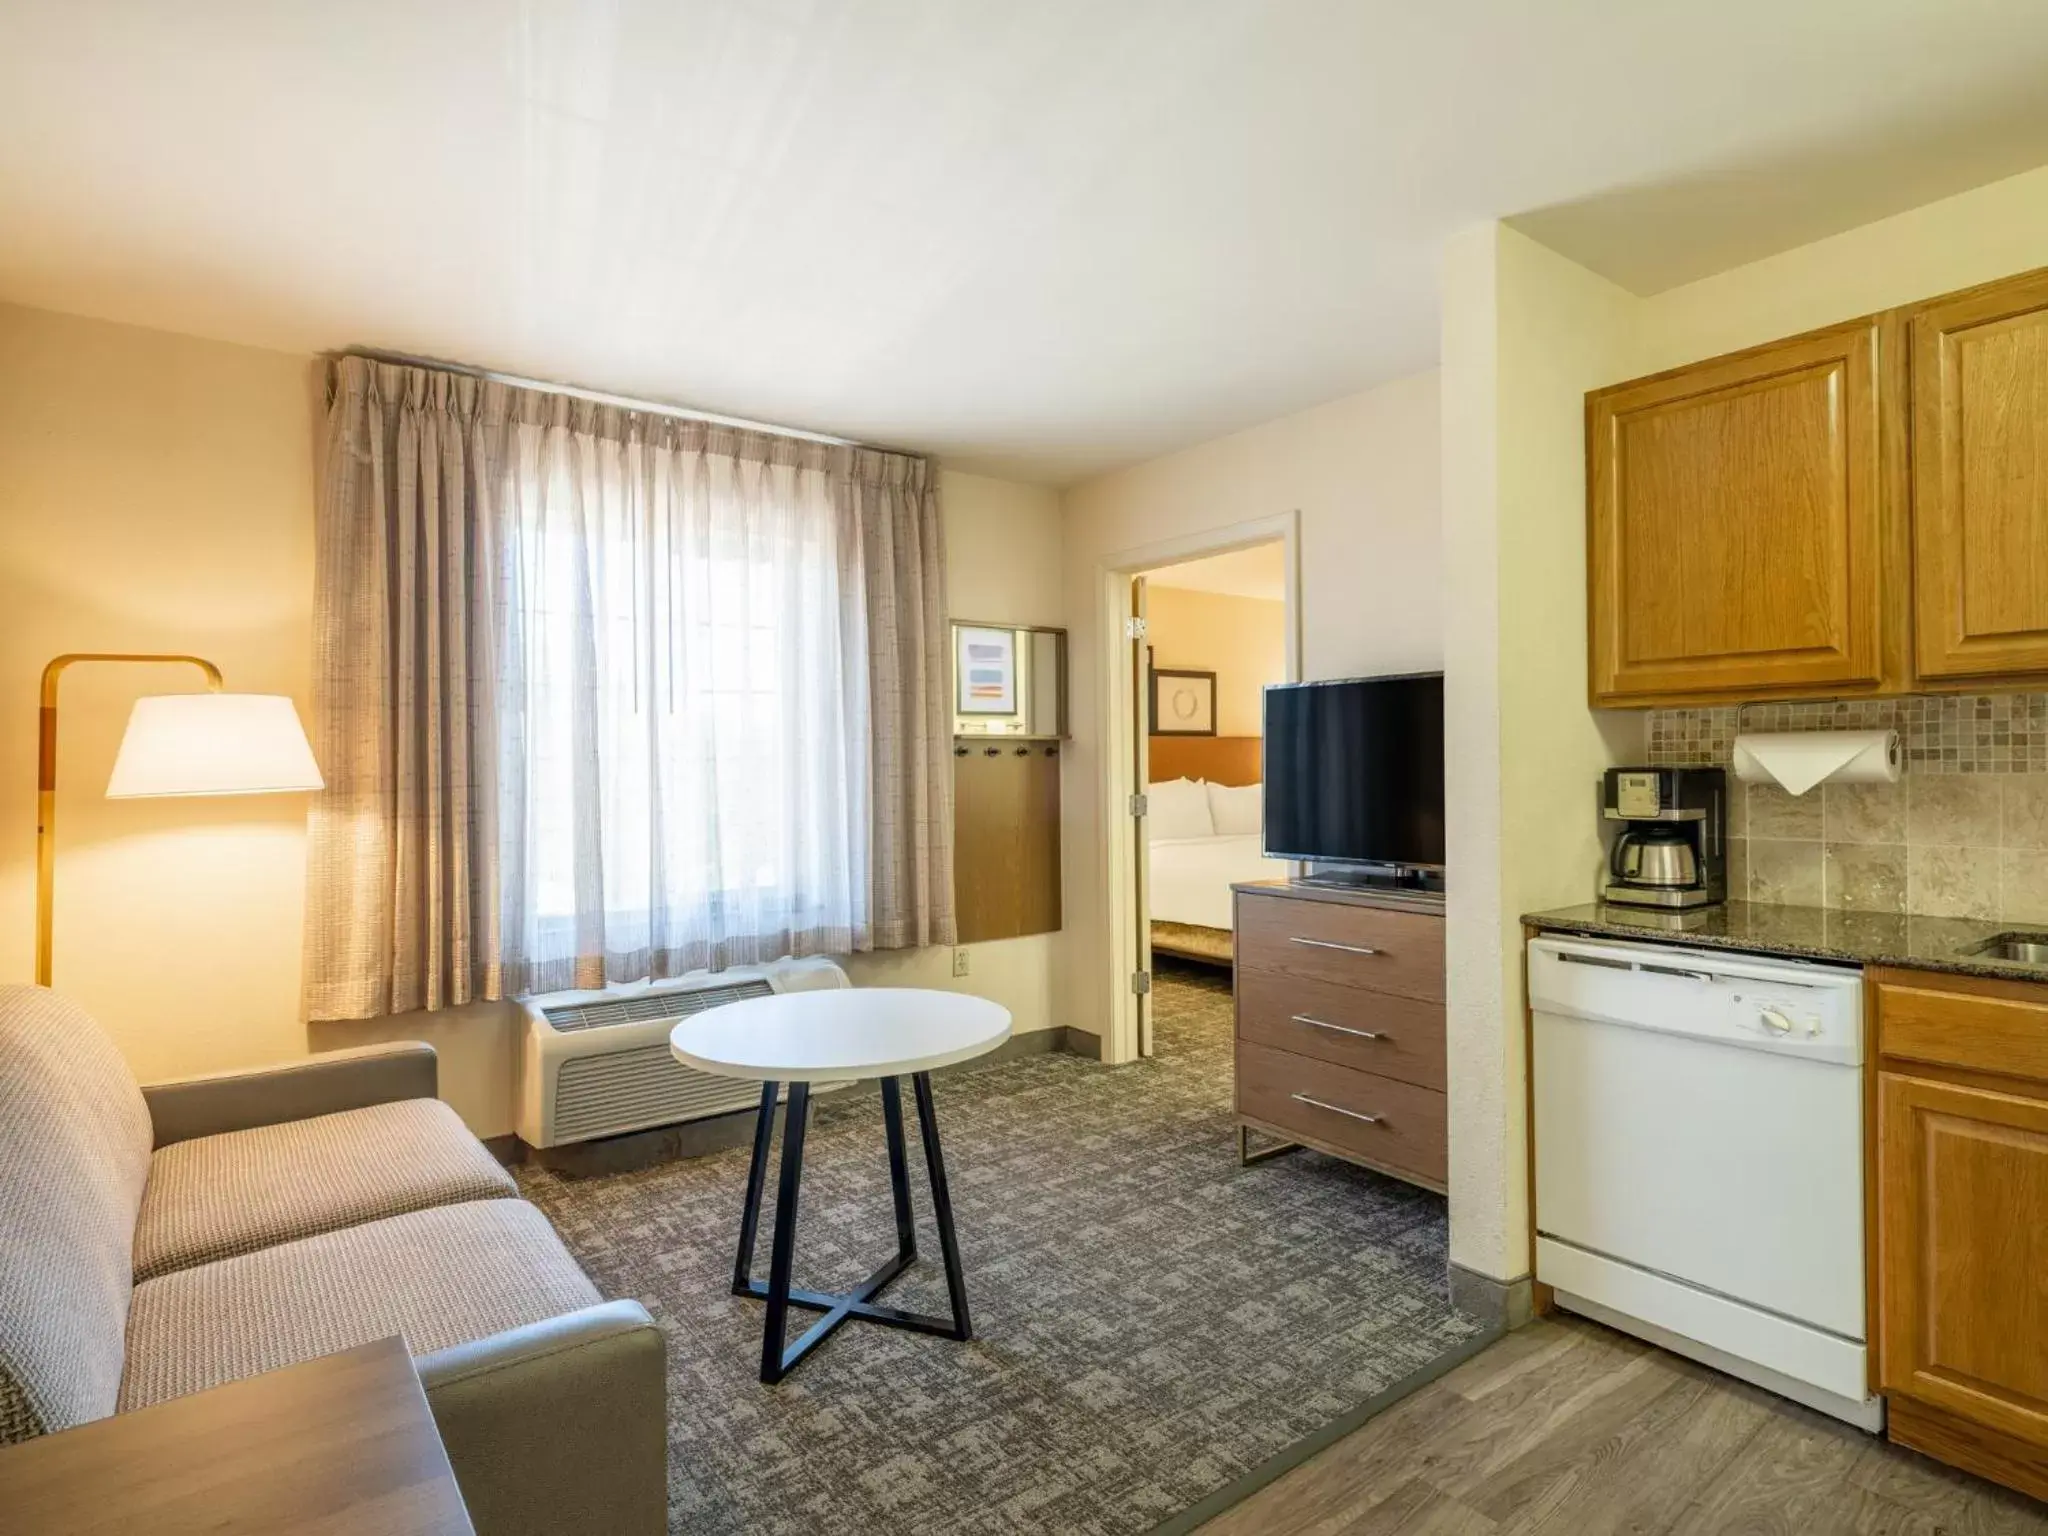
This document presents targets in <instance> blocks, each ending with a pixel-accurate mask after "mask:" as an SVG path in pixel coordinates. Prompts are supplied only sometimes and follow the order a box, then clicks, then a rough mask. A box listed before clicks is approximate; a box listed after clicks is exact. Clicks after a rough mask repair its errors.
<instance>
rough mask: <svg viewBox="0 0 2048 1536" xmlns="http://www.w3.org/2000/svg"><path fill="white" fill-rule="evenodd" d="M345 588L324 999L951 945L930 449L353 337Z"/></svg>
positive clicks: (320, 677) (321, 543)
mask: <svg viewBox="0 0 2048 1536" xmlns="http://www.w3.org/2000/svg"><path fill="white" fill-rule="evenodd" d="M315 580H316V599H315V642H314V648H315V656H314V667H315V677H314V681H315V698H314V736H315V748H316V751H317V752H318V754H319V759H320V762H321V764H322V766H323V768H324V769H325V770H326V774H327V781H328V783H327V788H326V789H325V790H324V791H323V792H322V793H321V794H320V795H319V796H318V797H317V799H316V802H315V805H314V808H313V813H312V818H311V855H310V860H309V873H308V884H309V889H308V901H307V994H308V1006H309V1011H310V1014H311V1016H312V1017H313V1018H316V1019H346V1018H366V1017H371V1016H374V1015H378V1014H385V1013H398V1012H404V1011H407V1010H410V1009H415V1008H440V1007H447V1006H451V1005H455V1004H459V1003H465V1002H470V1001H475V1000H484V999H493V998H500V997H508V996H515V995H518V994H521V993H529V992H543V991H553V990H557V989H559V988H563V987H572V986H573V987H596V986H603V985H605V984H607V983H612V982H622V981H635V980H641V979H646V978H650V977H654V978H659V977H664V976H672V975H678V974H681V973H683V972H685V971H689V970H695V969H700V968H704V967H707V966H708V967H712V968H722V967H724V966H728V965H733V964H739V963H745V962H750V961H758V960H767V959H773V958H776V957H778V956H780V955H785V954H798V955H801V954H812V953H846V952H849V951H854V950H865V949H871V948H885V949H886V948H902V947H908V946H913V945H923V944H946V943H951V942H952V940H953V937H954V923H953V892H952V804H951V773H950V768H951V760H950V756H949V751H950V743H949V740H948V725H949V721H950V715H949V713H948V711H949V707H950V700H949V698H948V697H947V691H948V686H949V685H948V681H947V679H948V676H949V672H948V668H947V652H946V640H945V607H946V605H945V595H944V550H943V546H942V540H941V531H940V521H939V509H938V501H937V488H936V476H935V474H934V472H933V470H932V469H931V467H930V466H929V465H928V464H926V463H925V462H924V461H922V460H918V459H913V458H908V457H904V456H902V455H896V454H886V453H878V452H873V451H870V450H865V449H853V448H845V447H837V446H833V445H827V444H818V443H811V442H807V441H803V440H800V439H793V438H782V437H776V436H773V435H771V434H765V433H755V432H744V431H738V430H734V429H729V428H723V427H713V426H710V425H707V424H704V423H699V422H690V421H681V420H678V419H676V418H674V417H669V416H664V415H661V414H659V413H654V412H635V411H628V410H621V409H618V408H615V407H610V406H603V405H598V404H594V403H591V402H587V401H583V400H578V399H573V398H570V397H565V396H562V395H557V394H552V393H549V392H546V391H541V390H529V389H520V388H517V387H514V386H510V385H506V384H502V383H498V382H495V381H486V380H480V379H477V378H474V377H471V376H468V375H465V374H459V373H453V372H447V371H442V370H436V369H429V368H419V367H410V366H400V365H395V364H389V363H381V362H376V361H372V360H369V359H364V358H359V357H343V358H339V359H336V360H334V362H333V363H332V364H331V367H330V376H329V395H328V417H327V432H326V439H325V453H324V460H323V465H322V475H321V484H320V497H319V528H318V546H317V562H316V577H315Z"/></svg>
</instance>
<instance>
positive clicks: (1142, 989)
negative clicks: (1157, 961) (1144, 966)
mask: <svg viewBox="0 0 2048 1536" xmlns="http://www.w3.org/2000/svg"><path fill="white" fill-rule="evenodd" d="M1131 990H1132V991H1133V992H1135V993H1137V994H1138V996H1140V997H1143V996H1145V995H1146V994H1147V993H1149V992H1150V991H1151V990H1152V973H1151V972H1150V971H1133V972H1131Z"/></svg>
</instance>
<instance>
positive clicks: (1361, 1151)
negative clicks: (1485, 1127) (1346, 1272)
mask: <svg viewBox="0 0 2048 1536" xmlns="http://www.w3.org/2000/svg"><path fill="white" fill-rule="evenodd" d="M1237 1112H1238V1113H1239V1114H1240V1115H1243V1116H1245V1117H1246V1118H1247V1119H1251V1120H1257V1121H1259V1122H1260V1123H1261V1124H1263V1125H1265V1126H1268V1127H1271V1128H1272V1129H1274V1130H1277V1131H1279V1132H1282V1133H1284V1134H1286V1135H1290V1136H1296V1137H1299V1138H1300V1139H1301V1140H1302V1142H1303V1143H1304V1144H1306V1145H1308V1146H1312V1147H1316V1148H1318V1149H1320V1150H1322V1151H1326V1152H1332V1153H1335V1154H1336V1155H1337V1156H1339V1157H1355V1158H1359V1159H1361V1160H1363V1161H1365V1162H1369V1163H1378V1164H1380V1165H1382V1166H1384V1167H1386V1168H1389V1169H1395V1170H1398V1171H1400V1172H1402V1173H1408V1174H1412V1175H1414V1176H1415V1177H1416V1178H1418V1179H1421V1180H1423V1181H1424V1182H1426V1183H1429V1184H1434V1185H1436V1186H1437V1187H1439V1188H1441V1187H1442V1186H1443V1184H1444V1181H1445V1179H1446V1177H1447V1176H1448V1174H1449V1171H1450V1159H1449V1157H1448V1155H1447V1150H1446V1149H1447V1147H1448V1145H1449V1141H1448V1132H1447V1129H1446V1126H1447V1123H1448V1120H1447V1115H1446V1110H1445V1099H1444V1096H1443V1095H1442V1094H1441V1093H1438V1092H1436V1091H1434V1090H1433V1089H1429V1088H1419V1087H1417V1086H1416V1085H1415V1084H1413V1083H1403V1082H1397V1081H1395V1080H1394V1079H1393V1078H1391V1077H1380V1076H1378V1075H1377V1074H1375V1073H1371V1072H1360V1071H1358V1070H1357V1069H1355V1068H1352V1067H1340V1066H1337V1065H1336V1064H1335V1063H1333V1062H1327V1061H1317V1060H1315V1059H1314V1058H1313V1057H1308V1056H1296V1055H1295V1054H1293V1053H1292V1052H1291V1051H1276V1050H1274V1049H1273V1048H1272V1047H1270V1046H1264V1045H1257V1044H1254V1043H1253V1042H1252V1041H1249V1040H1240V1041H1238V1042H1237Z"/></svg>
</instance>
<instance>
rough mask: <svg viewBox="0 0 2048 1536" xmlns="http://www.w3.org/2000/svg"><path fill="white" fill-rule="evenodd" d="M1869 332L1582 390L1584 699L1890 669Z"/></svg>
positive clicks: (1787, 683) (1874, 332)
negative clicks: (1586, 584) (1585, 456)
mask: <svg viewBox="0 0 2048 1536" xmlns="http://www.w3.org/2000/svg"><path fill="white" fill-rule="evenodd" d="M1879 336H1880V326H1879V324H1878V322H1876V321H1869V322H1859V323H1858V324H1856V325H1853V326H1844V327H1838V328H1836V329H1834V330H1831V331H1826V332H1821V333H1817V334H1815V335H1812V336H1804V337H1797V338H1794V339H1793V340H1791V341H1787V342H1781V343H1778V344H1776V345H1773V346H1770V347H1762V348H1758V349H1756V350H1755V351H1753V352H1747V353H1743V354H1741V355H1739V356H1737V357H1732V358H1721V359H1716V360H1714V361H1712V362H1708V363H1702V364H1699V365H1698V366H1696V367H1693V368H1686V369H1680V370H1677V371H1675V372H1673V373H1669V374H1662V375H1659V376H1657V377H1655V378H1651V379H1644V380H1640V381H1638V382H1636V383H1633V384H1625V385H1619V386H1616V387H1615V388H1613V389H1609V390H1602V391H1599V392H1597V393H1595V394H1593V395H1591V396H1589V397H1588V401H1587V408H1588V420H1587V430H1588V435H1589V442H1590V449H1591V462H1590V465H1589V486H1588V494H1589V497H1590V501H1591V517H1590V522H1589V526H1590V528H1591V537H1592V549H1591V551H1590V560H1589V565H1590V571H1591V578H1592V593H1591V606H1592V613H1591V619H1592V647H1591V663H1592V679H1591V682H1592V694H1593V697H1594V700H1595V702H1598V703H1629V702H1644V701H1648V700H1653V699H1665V698H1673V697H1688V696H1706V697H1711V696H1713V695H1715V694H1717V693H1726V692H1732V691H1747V692H1759V691H1761V692H1769V691H1772V690H1784V689H1798V688H1810V687H1813V686H1816V685H1827V686H1830V687H1839V688H1857V687H1865V688H1867V687H1874V686H1875V685H1877V684H1878V683H1880V682H1881V681H1883V672H1884V668H1883V654H1882V645H1881V638H1882V637H1881V634H1880V610H1881V573H1880V565H1881V562H1882V559H1883V553H1884V547H1883V546H1884V540H1883V533H1884V526H1885V523H1884V502H1885V496H1886V489H1885V473H1884V469H1885V463H1884V453H1883V446H1884V444H1883V438H1884V433H1883V432H1882V430H1881V427H1880V420H1879V399H1878V395H1879V390H1878V366H1879Z"/></svg>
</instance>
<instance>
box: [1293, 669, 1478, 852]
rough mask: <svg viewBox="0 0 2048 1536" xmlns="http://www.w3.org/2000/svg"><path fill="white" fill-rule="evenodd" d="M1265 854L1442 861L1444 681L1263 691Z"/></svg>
mask: <svg viewBox="0 0 2048 1536" xmlns="http://www.w3.org/2000/svg"><path fill="white" fill-rule="evenodd" d="M1265 736H1266V739H1265V759H1266V761H1265V779H1266V795H1265V800H1266V853H1267V855H1268V856H1269V857H1271V858H1276V859H1304V860H1309V861H1312V862H1314V863H1317V864H1338V865H1402V866H1406V867H1409V868H1416V869H1441V868H1443V862H1444V678H1443V674H1442V673H1441V672H1419V673H1414V674H1411V675H1408V676H1404V677H1354V678H1347V679H1345V680H1344V681H1341V682H1331V683H1286V684H1281V685H1278V686H1275V687H1270V688H1268V689H1267V690H1266V721H1265Z"/></svg>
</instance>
